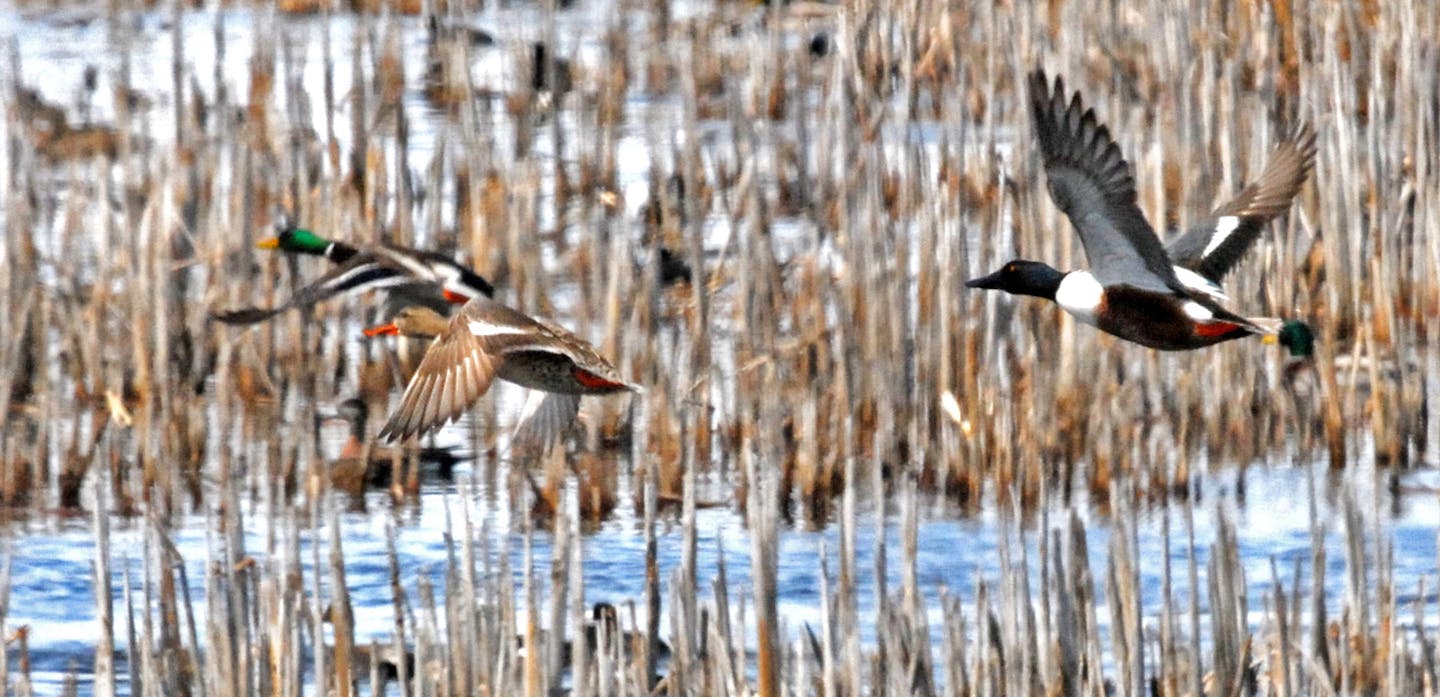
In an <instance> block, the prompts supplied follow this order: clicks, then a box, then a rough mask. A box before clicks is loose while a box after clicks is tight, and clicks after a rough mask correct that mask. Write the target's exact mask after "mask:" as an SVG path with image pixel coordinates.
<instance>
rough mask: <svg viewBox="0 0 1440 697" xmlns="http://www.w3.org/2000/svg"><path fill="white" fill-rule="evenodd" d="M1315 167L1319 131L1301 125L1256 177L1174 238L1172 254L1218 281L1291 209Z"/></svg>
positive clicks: (1180, 262)
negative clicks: (1273, 222)
mask: <svg viewBox="0 0 1440 697" xmlns="http://www.w3.org/2000/svg"><path fill="white" fill-rule="evenodd" d="M1314 166H1315V131H1313V130H1311V128H1310V127H1309V125H1306V124H1301V125H1300V127H1299V128H1297V129H1296V130H1295V133H1294V135H1292V136H1291V137H1290V138H1289V139H1288V140H1286V141H1285V142H1283V143H1281V144H1280V146H1279V147H1277V148H1275V151H1274V152H1272V153H1270V158H1269V159H1268V160H1266V162H1265V168H1264V169H1263V170H1262V171H1261V172H1260V177H1259V178H1258V179H1256V180H1255V181H1253V182H1251V183H1250V184H1248V185H1246V186H1245V188H1243V189H1241V190H1240V193H1238V194H1236V195H1235V197H1234V198H1231V199H1230V200H1228V201H1226V202H1224V203H1222V204H1220V205H1219V206H1218V207H1217V208H1216V209H1215V210H1213V211H1211V212H1210V215H1209V216H1208V217H1206V218H1205V219H1204V220H1201V221H1199V222H1197V223H1195V224H1194V225H1192V226H1191V227H1190V229H1188V230H1186V231H1185V233H1184V234H1182V235H1180V236H1179V237H1177V238H1175V239H1174V240H1172V241H1171V242H1170V246H1169V247H1168V248H1167V251H1168V252H1169V253H1170V258H1171V259H1172V260H1174V262H1175V264H1176V265H1177V266H1180V267H1183V268H1186V269H1190V270H1192V271H1195V272H1196V273H1198V274H1200V275H1201V276H1204V277H1205V278H1207V279H1210V280H1211V281H1214V282H1217V283H1218V282H1219V281H1221V280H1222V279H1223V278H1224V277H1225V274H1227V273H1229V272H1230V270H1231V269H1232V268H1234V267H1235V264H1237V263H1239V261H1240V258H1241V257H1243V256H1245V254H1246V253H1247V252H1249V251H1250V247H1251V246H1253V245H1254V244H1255V240H1256V239H1259V237H1260V233H1261V231H1262V230H1264V229H1265V224H1266V223H1268V222H1270V220H1271V219H1272V218H1274V217H1276V216H1278V215H1280V214H1281V213H1284V212H1285V211H1286V210H1288V209H1289V208H1290V203H1291V201H1292V200H1294V198H1295V194H1297V193H1299V192H1300V187H1301V186H1304V185H1305V180H1306V179H1308V178H1309V176H1310V170H1311V169H1312V168H1313V167H1314Z"/></svg>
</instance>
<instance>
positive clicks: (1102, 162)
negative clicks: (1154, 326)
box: [1030, 70, 1183, 292]
mask: <svg viewBox="0 0 1440 697" xmlns="http://www.w3.org/2000/svg"><path fill="white" fill-rule="evenodd" d="M1030 108H1031V116H1032V117H1033V120H1034V122H1035V135H1036V137H1037V139H1038V140H1039V143H1040V151H1041V154H1042V156H1043V157H1044V161H1045V175H1046V179H1047V181H1048V182H1049V187H1050V197H1051V198H1052V199H1054V201H1055V205H1057V206H1058V207H1059V208H1060V210H1062V211H1064V213H1065V215H1066V216H1067V217H1068V218H1069V219H1070V222H1071V224H1073V225H1074V226H1075V230H1076V232H1077V233H1079V235H1080V244H1081V245H1082V246H1084V247H1085V256H1086V258H1087V259H1088V260H1089V267H1090V272H1091V273H1092V274H1094V275H1095V278H1096V280H1098V281H1100V283H1101V284H1102V285H1114V284H1128V285H1131V286H1134V287H1137V288H1142V289H1146V290H1155V291H1160V292H1171V291H1178V292H1183V286H1182V285H1181V284H1180V281H1179V279H1177V278H1176V277H1175V271H1174V269H1172V268H1171V264H1170V259H1169V257H1168V256H1167V255H1166V253H1165V248H1164V247H1163V246H1161V244H1160V240H1159V238H1157V237H1156V236H1155V231H1154V228H1152V227H1151V226H1150V223H1149V222H1148V221H1146V220H1145V215H1144V214H1143V213H1141V212H1140V209H1139V207H1137V206H1136V203H1135V198H1136V197H1135V179H1134V177H1133V175H1131V173H1130V165H1129V163H1127V162H1126V161H1125V157H1124V155H1123V154H1121V152H1120V146H1119V145H1117V144H1116V143H1115V141H1114V139H1113V138H1111V137H1110V131H1109V129H1107V128H1105V127H1104V126H1102V125H1100V124H1099V122H1098V121H1097V119H1096V117H1095V112H1094V110H1091V109H1086V108H1085V105H1084V104H1083V103H1082V102H1081V101H1080V95H1079V94H1078V93H1076V94H1075V96H1074V97H1073V98H1072V99H1071V100H1070V101H1069V102H1068V103H1067V102H1066V101H1065V83H1064V81H1063V80H1062V79H1060V78H1056V79H1055V85H1054V89H1053V90H1052V89H1051V88H1050V84H1049V80H1048V79H1047V78H1046V76H1045V72H1044V71H1042V70H1037V71H1035V72H1033V73H1031V74H1030Z"/></svg>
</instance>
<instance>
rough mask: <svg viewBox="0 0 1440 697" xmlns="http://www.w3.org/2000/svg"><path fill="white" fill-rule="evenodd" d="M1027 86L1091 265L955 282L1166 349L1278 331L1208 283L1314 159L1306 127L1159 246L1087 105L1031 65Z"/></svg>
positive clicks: (1014, 269) (1053, 176) (1032, 265)
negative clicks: (1044, 305) (1037, 301)
mask: <svg viewBox="0 0 1440 697" xmlns="http://www.w3.org/2000/svg"><path fill="white" fill-rule="evenodd" d="M1029 91H1030V113H1031V117H1032V118H1033V120H1034V123H1035V134H1036V137H1037V139H1038V140H1039V142H1040V152H1041V156H1042V157H1043V158H1044V163H1045V175H1046V178H1047V180H1048V181H1049V187H1050V197H1051V198H1052V199H1053V200H1054V201H1055V205H1057V206H1059V207H1060V210H1062V211H1064V213H1065V215H1066V217H1068V218H1069V219H1070V222H1071V224H1072V225H1074V226H1075V229H1076V232H1078V233H1079V235H1080V243H1081V245H1082V246H1084V248H1085V256H1086V257H1087V258H1088V259H1089V260H1090V264H1091V268H1090V269H1088V270H1082V271H1070V272H1062V271H1059V270H1056V269H1055V268H1053V267H1051V266H1050V265H1048V264H1045V263H1043V262H1038V261H1029V260H1025V259H1016V260H1013V261H1010V262H1008V263H1006V264H1005V265H1004V266H1002V267H1001V268H1000V269H999V270H998V271H996V272H994V273H992V274H990V275H988V276H984V277H982V278H976V279H972V280H970V281H968V282H967V283H966V284H965V285H967V286H969V287H971V288H985V289H993V290H1003V291H1005V292H1007V293H1011V294H1013V295H1033V296H1036V297H1041V298H1046V299H1048V300H1053V301H1055V302H1056V303H1057V304H1058V305H1060V307H1061V308H1062V309H1064V310H1065V311H1066V312H1068V313H1069V314H1070V315H1071V316H1073V317H1075V319H1077V320H1079V321H1080V322H1083V323H1085V324H1089V325H1092V326H1095V327H1098V328H1099V329H1101V330H1102V331H1105V332H1108V333H1110V334H1113V335H1115V336H1118V337H1120V338H1122V339H1125V340H1127V341H1132V342H1134V343H1137V344H1140V345H1142V346H1148V347H1150V348H1155V349H1161V350H1166V351H1179V350H1186V349H1195V348H1202V347H1205V346H1210V345H1213V344H1217V343H1220V342H1222V341H1228V340H1230V339H1238V338H1240V337H1243V336H1250V335H1254V334H1261V335H1264V334H1274V333H1275V332H1276V331H1277V330H1278V328H1279V324H1280V322H1279V321H1278V320H1272V319H1252V318H1246V317H1241V316H1240V315H1237V314H1235V313H1234V312H1231V311H1230V310H1227V309H1226V308H1225V307H1224V306H1223V305H1222V303H1223V302H1225V301H1226V300H1227V298H1226V297H1225V295H1224V293H1223V292H1222V291H1221V289H1220V285H1219V281H1220V279H1221V278H1222V277H1223V276H1224V275H1225V273H1226V272H1228V271H1229V270H1230V269H1231V268H1232V267H1233V266H1234V265H1235V263H1236V262H1237V261H1239V259H1240V257H1241V256H1243V255H1244V253H1245V252H1246V250H1248V249H1249V247H1250V245H1251V244H1252V243H1253V242H1254V241H1255V238H1256V237H1258V236H1259V233H1260V231H1261V229H1262V228H1263V227H1264V224H1265V223H1266V222H1267V221H1269V220H1270V219H1271V218H1273V217H1275V216H1276V215H1279V214H1280V213H1282V212H1284V211H1285V210H1286V209H1287V208H1289V206H1290V200H1291V199H1292V198H1294V196H1295V193H1296V192H1297V191H1298V190H1299V188H1300V186H1301V185H1302V184H1304V182H1305V179H1306V178H1307V177H1308V175H1309V172H1310V168H1311V166H1312V164H1313V162H1314V158H1315V137H1314V134H1313V133H1312V132H1311V131H1310V130H1309V129H1308V128H1306V127H1303V126H1302V127H1301V128H1300V129H1299V130H1298V131H1297V132H1296V135H1295V136H1294V137H1293V138H1292V139H1291V140H1289V141H1287V142H1286V143H1284V144H1282V145H1281V146H1280V147H1279V148H1278V149H1277V150H1276V152H1275V154H1274V155H1272V157H1271V159H1270V162H1269V163H1268V164H1267V166H1266V168H1265V170H1264V172H1263V173H1262V174H1261V176H1260V178H1259V179H1258V180H1256V181H1255V183H1253V184H1251V185H1250V186H1248V187H1246V188H1245V189H1244V190H1243V191H1241V192H1240V194H1239V195H1237V196H1236V197H1235V198H1234V199H1232V200H1230V201H1228V202H1226V203H1225V204H1223V205H1221V206H1220V207H1219V208H1217V209H1216V210H1215V211H1214V212H1212V213H1211V215H1210V217H1209V218H1208V219H1207V220H1206V221H1203V222H1202V223H1201V224H1199V225H1197V226H1195V227H1194V228H1192V229H1191V230H1189V231H1187V232H1186V233H1185V234H1183V235H1181V236H1180V237H1179V238H1177V239H1176V240H1175V241H1174V242H1173V243H1172V244H1171V246H1170V248H1169V249H1168V250H1167V249H1166V248H1165V247H1164V246H1162V245H1161V243H1160V238H1159V237H1157V236H1156V234H1155V230H1154V228H1152V227H1151V226H1150V223H1149V222H1148V221H1146V219H1145V215H1144V214H1143V213H1141V212H1140V209H1139V207H1138V206H1137V205H1136V195H1135V180H1134V177H1133V175H1132V174H1131V171H1130V165H1129V164H1128V163H1127V162H1126V161H1125V158H1124V156H1123V155H1122V154H1121V152H1120V147H1119V145H1117V144H1116V143H1115V141H1114V139H1112V138H1111V137H1110V132H1109V130H1108V129H1107V128H1106V127H1105V126H1103V125H1101V124H1100V123H1099V121H1098V119H1097V118H1096V116H1095V112H1094V110H1093V109H1087V108H1085V106H1084V104H1083V103H1082V102H1081V99H1080V94H1079V93H1078V92H1076V93H1075V94H1074V95H1073V97H1071V98H1070V99H1069V100H1068V101H1067V100H1066V93H1065V86H1064V81H1063V80H1062V79H1061V78H1058V77H1057V78H1056V79H1055V82H1054V87H1053V88H1052V87H1051V84H1050V81H1049V80H1048V79H1047V78H1046V76H1045V72H1044V71H1043V70H1036V71H1035V72H1033V73H1031V74H1030V80H1029Z"/></svg>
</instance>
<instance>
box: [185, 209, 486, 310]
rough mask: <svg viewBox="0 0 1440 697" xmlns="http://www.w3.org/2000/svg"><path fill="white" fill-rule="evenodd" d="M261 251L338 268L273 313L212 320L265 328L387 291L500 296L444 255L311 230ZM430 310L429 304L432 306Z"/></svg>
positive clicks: (287, 234)
mask: <svg viewBox="0 0 1440 697" xmlns="http://www.w3.org/2000/svg"><path fill="white" fill-rule="evenodd" d="M259 246H261V247H263V248H267V249H280V250H283V251H287V252H293V253H298V254H311V255H315V256H324V257H325V258H327V259H330V260H331V261H334V262H337V263H338V264H339V265H338V266H336V267H335V268H333V269H331V270H330V271H329V272H328V273H326V274H325V275H323V276H321V277H320V278H318V279H316V280H315V281H314V282H312V283H310V284H308V285H306V286H303V287H301V288H300V289H299V290H297V291H295V294H294V295H292V296H291V297H290V298H289V299H288V300H286V301H285V302H283V303H281V304H279V305H276V306H274V307H270V308H262V307H247V308H241V309H238V310H227V311H222V312H216V313H213V314H212V315H211V317H213V318H214V319H216V320H217V321H220V322H223V323H225V324H254V323H256V322H263V321H265V320H267V319H270V318H271V317H274V316H275V315H278V314H280V313H282V312H285V311H286V310H289V309H292V308H297V307H308V306H310V305H314V304H315V303H318V302H321V301H324V300H329V299H330V298H333V297H336V296H338V295H344V294H349V293H360V292H363V291H366V290H373V289H379V288H386V289H391V290H400V291H402V293H403V294H408V295H412V296H420V297H424V296H427V295H429V296H434V295H436V294H437V293H438V294H439V296H440V297H442V298H443V299H444V300H446V301H449V302H451V303H455V304H460V303H464V302H466V301H468V300H469V299H471V298H475V297H480V296H485V297H489V296H491V295H494V294H495V289H494V287H492V286H491V285H490V282H489V281H487V280H485V278H484V277H483V276H481V275H480V274H477V273H475V272H474V271H471V270H470V269H468V268H466V267H464V266H462V265H461V264H459V263H457V262H456V261H454V260H453V259H450V258H449V257H446V256H445V255H443V254H439V253H436V252H429V251H424V250H419V249H411V248H409V247H401V246H397V245H389V244H380V245H374V246H367V247H354V246H352V245H348V244H345V243H343V242H331V241H329V240H326V239H324V238H322V237H320V236H319V235H316V234H315V233H313V232H310V231H308V230H299V229H292V230H286V231H283V232H281V233H280V235H279V236H277V237H276V238H274V239H267V240H262V241H261V242H260V243H259ZM427 304H428V303H427Z"/></svg>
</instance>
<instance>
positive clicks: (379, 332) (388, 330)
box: [361, 322, 400, 337]
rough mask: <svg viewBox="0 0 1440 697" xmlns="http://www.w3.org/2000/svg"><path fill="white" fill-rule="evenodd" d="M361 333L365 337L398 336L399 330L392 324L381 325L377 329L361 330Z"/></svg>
mask: <svg viewBox="0 0 1440 697" xmlns="http://www.w3.org/2000/svg"><path fill="white" fill-rule="evenodd" d="M361 331H362V332H364V334H365V336H369V337H376V336H399V335H400V328H399V327H397V326H395V323H394V322H391V323H389V324H382V325H380V326H378V327H370V328H369V329H363V330H361Z"/></svg>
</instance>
